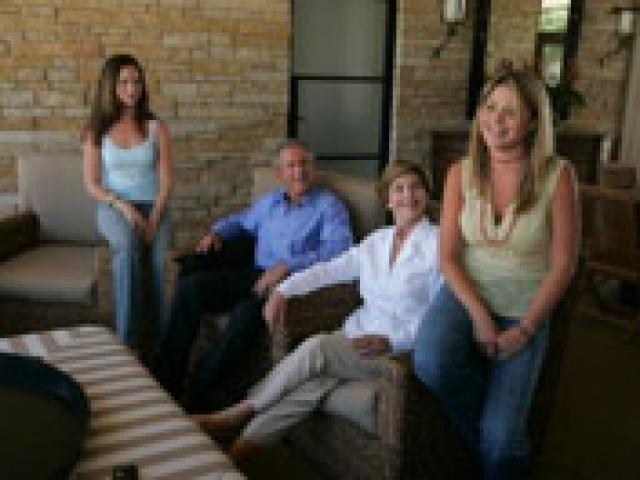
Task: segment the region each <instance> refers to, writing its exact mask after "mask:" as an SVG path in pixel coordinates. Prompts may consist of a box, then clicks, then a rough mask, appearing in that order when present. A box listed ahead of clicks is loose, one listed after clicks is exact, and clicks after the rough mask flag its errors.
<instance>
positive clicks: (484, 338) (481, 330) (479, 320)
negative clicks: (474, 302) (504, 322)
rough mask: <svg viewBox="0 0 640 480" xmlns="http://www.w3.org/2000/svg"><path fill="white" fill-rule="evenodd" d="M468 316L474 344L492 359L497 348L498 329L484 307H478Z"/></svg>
mask: <svg viewBox="0 0 640 480" xmlns="http://www.w3.org/2000/svg"><path fill="white" fill-rule="evenodd" d="M470 314H471V320H472V322H473V337H474V339H475V341H476V343H477V344H478V346H479V347H480V349H481V350H482V351H483V352H484V353H485V355H486V356H487V357H489V358H493V357H494V356H495V355H496V352H497V348H498V344H497V340H498V329H497V328H496V324H495V322H494V321H493V319H492V318H491V315H490V314H489V312H488V311H487V309H486V308H485V307H479V308H477V309H476V310H475V311H473V312H470Z"/></svg>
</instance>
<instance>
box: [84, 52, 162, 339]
mask: <svg viewBox="0 0 640 480" xmlns="http://www.w3.org/2000/svg"><path fill="white" fill-rule="evenodd" d="M83 151H84V180H85V185H86V188H87V191H88V192H89V194H90V195H91V196H92V197H93V198H95V199H96V200H97V201H98V207H97V208H98V211H97V221H98V229H99V231H100V233H101V234H102V235H103V236H104V238H105V239H106V240H107V242H108V243H109V246H110V248H111V250H112V254H113V280H114V281H113V289H114V301H115V330H116V333H117V335H118V336H119V337H120V338H121V339H122V340H123V341H124V342H125V343H126V344H127V345H129V346H131V347H132V348H134V349H139V348H140V340H141V338H140V337H141V333H142V327H143V326H142V325H141V323H142V318H143V315H142V307H143V301H142V289H143V285H142V278H143V275H142V261H143V259H144V258H146V252H147V251H149V252H150V258H151V263H152V272H153V292H154V294H155V298H154V306H155V312H154V318H155V319H156V325H155V334H156V338H160V336H161V335H162V334H163V330H164V320H163V317H164V315H163V313H164V297H163V273H164V255H165V251H166V249H167V245H168V242H169V222H168V216H167V208H166V207H167V202H168V200H169V195H170V192H171V161H170V155H169V133H168V131H167V127H166V126H165V124H164V123H163V122H162V121H160V120H157V119H156V118H155V115H154V114H153V113H152V112H151V111H150V110H149V104H148V95H147V87H146V84H145V79H144V71H143V70H142V67H141V65H140V63H139V62H138V61H137V60H136V59H135V58H134V57H133V56H131V55H127V54H118V55H113V56H111V57H109V58H108V59H107V60H106V61H105V63H104V66H103V67H102V72H101V75H100V79H99V81H98V85H97V88H96V91H95V98H94V101H93V104H92V107H91V117H90V118H89V122H88V124H87V127H86V129H85V132H84V139H83ZM154 346H155V345H154Z"/></svg>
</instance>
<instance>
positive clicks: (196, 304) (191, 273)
mask: <svg viewBox="0 0 640 480" xmlns="http://www.w3.org/2000/svg"><path fill="white" fill-rule="evenodd" d="M224 246H225V248H224V249H223V250H222V251H221V252H219V253H216V254H207V255H198V254H195V255H188V256H185V257H183V258H182V259H181V263H182V265H181V269H180V274H179V276H178V282H177V286H176V291H175V294H174V298H173V303H172V306H171V317H170V321H169V325H168V326H167V330H166V334H165V337H164V339H163V341H162V344H161V347H160V350H159V352H158V354H157V357H156V361H155V366H154V374H155V375H156V377H157V378H158V380H159V381H160V383H161V384H162V385H163V386H164V387H165V388H166V389H167V390H168V391H169V392H170V393H171V394H172V395H173V397H174V398H176V399H182V398H183V393H184V392H183V385H184V383H185V376H186V374H187V367H188V362H189V356H190V352H191V348H192V347H193V344H194V342H195V341H196V338H197V336H198V333H199V331H200V322H201V319H202V315H203V314H204V313H205V312H211V313H218V312H229V321H228V323H227V326H226V328H225V329H224V330H223V331H221V332H219V335H218V336H217V338H216V341H215V342H214V343H213V344H212V345H208V346H207V348H206V349H205V351H204V353H203V354H202V355H201V356H200V358H199V359H198V360H197V362H196V364H195V368H194V370H193V372H192V375H191V377H190V378H189V379H188V381H187V384H186V397H185V398H184V401H185V407H187V409H188V410H190V411H194V412H195V411H206V410H210V409H216V408H222V407H224V406H225V405H224V403H226V401H227V397H226V395H225V392H227V391H229V390H230V387H231V386H232V385H233V383H234V381H235V377H236V376H237V375H238V372H241V371H243V369H246V368H248V367H249V365H250V362H251V360H252V359H251V353H252V351H253V349H254V347H255V346H256V345H257V342H258V341H260V340H262V339H263V337H264V334H265V332H266V328H265V323H264V320H263V319H262V304H263V299H261V298H259V297H257V296H256V295H254V293H253V292H252V287H253V285H254V283H255V281H256V280H257V278H258V277H259V276H260V274H261V273H262V272H261V271H260V270H258V269H256V268H255V267H253V243H252V242H251V241H247V240H241V241H236V240H233V241H227V242H225V243H224ZM212 393H214V394H215V395H214V397H215V399H216V401H214V402H211V398H210V397H211V394H212Z"/></svg>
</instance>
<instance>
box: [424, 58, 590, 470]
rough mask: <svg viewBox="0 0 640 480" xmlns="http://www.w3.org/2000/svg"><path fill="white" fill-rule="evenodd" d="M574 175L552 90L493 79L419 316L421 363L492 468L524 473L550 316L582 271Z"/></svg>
mask: <svg viewBox="0 0 640 480" xmlns="http://www.w3.org/2000/svg"><path fill="white" fill-rule="evenodd" d="M576 191H577V190H576V185H575V179H574V174H573V171H572V169H571V167H570V165H569V164H568V163H567V162H565V161H564V160H563V159H560V158H558V157H556V156H555V154H554V147H553V131H552V125H551V113H550V107H549V99H548V96H547V93H546V89H545V87H544V85H543V83H542V82H541V81H540V80H539V79H538V78H537V77H536V76H535V75H534V74H533V73H532V72H529V71H514V70H513V69H507V70H506V71H504V72H501V73H500V74H498V75H497V76H496V77H495V78H493V79H492V80H491V81H489V82H488V84H487V85H486V86H485V88H484V90H483V93H482V96H481V99H480V102H479V106H478V108H477V111H476V115H475V118H474V121H473V124H472V127H471V132H470V139H469V153H468V155H467V156H466V157H465V158H464V159H462V160H461V161H460V162H458V163H456V164H454V165H453V166H452V167H451V168H450V170H449V172H448V175H447V179H446V183H445V188H444V198H443V206H442V213H441V227H440V267H441V269H442V272H443V275H444V277H445V282H446V285H445V286H444V287H443V289H442V290H441V292H440V294H439V296H438V297H437V298H436V299H435V300H434V304H433V307H432V308H431V309H430V311H429V312H427V315H426V317H425V319H424V321H423V323H422V325H421V330H420V332H419V334H418V338H417V340H416V347H415V352H414V367H415V369H416V373H417V374H418V376H419V377H420V378H421V379H422V380H423V382H424V383H425V384H426V385H427V386H428V387H429V388H430V389H431V390H432V391H433V392H434V393H435V395H436V396H437V397H438V398H439V399H440V401H441V402H442V403H443V405H444V406H445V409H446V410H447V411H448V413H449V415H450V416H451V417H452V420H453V421H454V423H455V424H456V426H457V427H458V428H459V430H460V432H461V434H462V435H463V437H464V438H465V439H466V441H467V442H468V444H469V446H470V447H471V448H472V450H473V451H474V452H475V453H476V454H477V456H478V459H479V461H480V463H481V464H482V467H483V471H484V478H486V479H498V478H509V479H511V478H514V479H515V478H517V479H521V478H527V476H528V475H529V473H530V462H529V445H528V438H527V432H526V429H525V426H526V420H527V416H528V412H529V408H530V405H531V400H532V395H533V391H534V388H535V384H536V382H537V377H538V372H539V368H540V365H541V363H542V359H543V357H544V353H545V350H546V346H547V337H548V319H549V316H550V314H551V312H552V310H553V307H554V306H555V305H556V303H557V302H558V300H559V299H560V298H561V296H562V295H563V294H564V292H565V290H566V288H567V285H568V283H569V281H570V279H571V277H572V275H573V272H574V269H575V265H576V258H577V254H578V244H579V240H578V238H579V225H578V203H577V199H576Z"/></svg>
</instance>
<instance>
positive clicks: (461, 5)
mask: <svg viewBox="0 0 640 480" xmlns="http://www.w3.org/2000/svg"><path fill="white" fill-rule="evenodd" d="M466 16H467V2H466V0H442V10H441V16H440V20H441V21H442V23H443V24H445V25H446V26H447V34H446V36H445V37H444V39H443V40H442V41H441V42H440V43H439V44H438V45H436V46H435V47H434V48H433V51H432V52H431V56H432V57H433V58H440V55H441V54H442V51H443V50H444V49H445V47H446V46H447V45H448V44H449V42H450V41H451V38H453V37H454V36H455V34H456V33H457V29H458V25H460V24H461V23H462V22H464V19H465V17H466Z"/></svg>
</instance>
